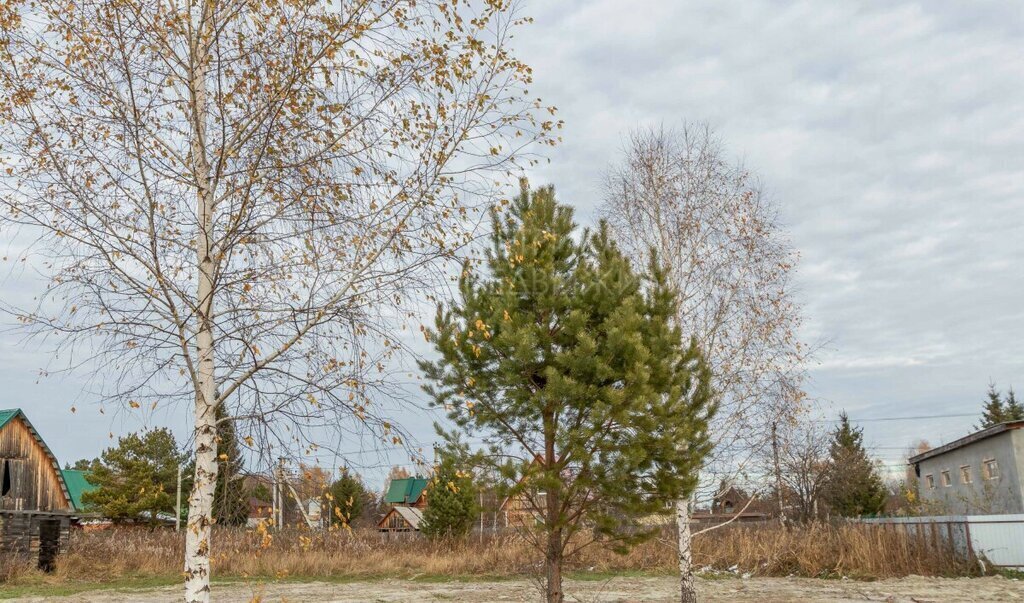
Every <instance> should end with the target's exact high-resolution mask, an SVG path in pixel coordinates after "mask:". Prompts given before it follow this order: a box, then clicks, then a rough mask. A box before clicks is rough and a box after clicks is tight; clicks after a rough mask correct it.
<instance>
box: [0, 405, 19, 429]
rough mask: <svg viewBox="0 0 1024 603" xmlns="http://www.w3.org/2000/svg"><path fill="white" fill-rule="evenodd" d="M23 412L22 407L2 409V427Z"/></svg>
mask: <svg viewBox="0 0 1024 603" xmlns="http://www.w3.org/2000/svg"><path fill="white" fill-rule="evenodd" d="M20 414H21V409H20V408H9V409H7V410H0V427H3V426H4V425H7V422H8V421H10V420H11V419H13V418H14V417H16V416H18V415H20Z"/></svg>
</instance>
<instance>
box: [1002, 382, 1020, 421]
mask: <svg viewBox="0 0 1024 603" xmlns="http://www.w3.org/2000/svg"><path fill="white" fill-rule="evenodd" d="M1003 421H1024V406H1021V403H1020V402H1019V401H1018V400H1017V396H1016V395H1015V394H1014V393H1013V388H1012V387H1011V388H1010V390H1009V391H1008V392H1007V393H1006V411H1005V414H1004V415H1003Z"/></svg>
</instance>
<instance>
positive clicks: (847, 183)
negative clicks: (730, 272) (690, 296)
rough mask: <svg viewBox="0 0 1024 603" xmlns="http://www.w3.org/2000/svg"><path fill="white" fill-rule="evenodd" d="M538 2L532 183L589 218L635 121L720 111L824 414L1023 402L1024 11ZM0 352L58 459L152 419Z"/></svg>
mask: <svg viewBox="0 0 1024 603" xmlns="http://www.w3.org/2000/svg"><path fill="white" fill-rule="evenodd" d="M526 12H527V13H529V14H530V15H532V16H533V17H534V18H535V20H536V21H535V23H534V24H533V25H532V26H530V27H529V28H527V29H526V30H524V31H523V32H522V33H521V34H520V35H519V36H518V37H517V45H518V48H519V50H520V54H521V55H522V56H523V57H524V58H525V59H526V61H527V62H528V63H529V64H531V65H532V66H533V68H534V73H535V77H536V82H535V86H534V88H533V90H531V93H533V94H535V95H536V96H540V97H542V98H543V99H544V101H545V103H548V104H554V105H556V106H558V108H559V110H560V117H561V118H562V119H564V120H565V122H566V126H565V130H564V141H565V142H564V144H562V145H561V146H560V147H558V148H557V149H555V150H554V151H552V152H551V153H550V158H551V163H550V164H549V165H547V166H545V167H544V168H543V169H540V170H537V171H534V172H532V173H531V174H530V177H531V179H532V180H533V181H534V183H536V184H539V183H542V182H544V183H553V184H555V185H556V186H557V188H558V191H559V193H560V196H561V197H562V200H563V201H566V202H569V203H572V204H573V205H575V206H576V207H577V208H578V211H579V217H580V220H581V221H583V222H588V221H590V220H592V219H593V217H594V210H595V208H596V206H597V205H598V203H599V194H600V193H599V186H598V184H599V179H600V174H601V172H602V170H603V169H604V168H605V167H606V166H607V165H608V164H609V163H611V162H613V161H615V160H616V158H617V157H618V153H619V151H620V149H621V147H622V137H623V135H624V134H626V133H627V132H628V131H629V130H630V129H631V128H634V127H637V126H643V125H659V124H666V125H673V124H679V123H681V122H683V121H684V120H689V121H695V120H703V121H707V122H709V123H710V124H711V125H712V126H713V127H714V128H715V129H716V130H717V132H718V134H719V135H720V137H721V138H722V140H723V142H724V143H725V145H726V147H727V148H728V149H729V151H730V152H732V153H733V154H735V155H736V157H737V158H739V159H741V160H742V161H743V162H744V163H745V164H746V166H747V167H748V168H749V169H751V170H752V171H754V172H755V173H756V174H758V175H759V177H760V179H761V180H762V181H763V183H764V186H765V189H766V190H767V191H768V192H769V193H770V194H771V196H772V197H774V198H775V199H776V200H777V201H778V203H779V206H780V207H781V210H782V214H783V218H784V221H785V223H786V226H787V228H788V230H789V233H790V235H791V237H792V240H793V243H794V245H795V246H796V247H797V248H798V249H799V251H800V253H801V256H802V261H801V264H800V269H799V274H798V283H799V286H800V290H799V295H800V298H801V301H802V302H803V304H804V308H805V312H806V318H807V329H806V332H805V333H804V336H805V339H807V340H808V341H811V342H824V343H825V347H824V348H823V349H822V351H821V352H820V353H819V354H818V358H817V363H816V365H815V366H814V367H813V369H812V372H811V374H812V381H811V383H810V393H811V394H812V396H814V397H815V398H816V399H818V400H820V401H821V404H822V412H823V413H824V414H825V415H827V416H832V415H834V413H835V412H838V410H840V409H845V410H847V411H848V412H849V414H850V415H851V416H852V417H853V418H855V419H862V420H864V422H863V423H862V425H863V426H864V427H865V433H866V436H867V441H868V444H869V445H870V446H873V447H875V452H876V454H877V455H878V456H879V457H881V458H883V459H886V460H888V461H896V460H898V459H899V457H900V454H901V452H900V449H902V448H904V447H906V446H907V445H908V444H910V443H911V442H912V441H913V440H915V439H918V438H924V439H927V440H928V441H930V442H931V443H933V444H938V443H941V442H944V441H949V440H952V439H955V438H957V437H959V436H962V435H965V434H966V433H968V432H969V431H970V430H971V426H972V425H973V424H974V423H975V422H976V420H975V419H974V418H973V417H945V418H932V419H920V420H910V421H880V420H877V419H888V418H897V417H914V416H934V415H958V414H964V413H976V412H977V411H978V410H979V408H980V406H981V402H982V399H983V397H984V393H985V389H986V387H987V384H988V383H989V381H990V380H991V381H995V382H996V383H997V384H998V385H999V386H1001V387H1006V386H1008V385H1010V384H1014V385H1016V386H1017V387H1018V388H1019V389H1020V390H1021V391H1022V393H1024V303H1022V302H1024V300H1022V297H1024V282H1022V280H1024V268H1022V260H1024V4H1021V3H1017V2H1005V1H999V2H995V1H982V0H975V1H972V2H969V3H968V2H958V1H953V0H949V1H945V0H927V1H923V2H916V3H912V2H895V1H891V0H887V1H878V2H869V1H864V2H820V1H818V2H811V1H803V2H801V1H794V2H781V1H778V2H772V1H766V0H744V1H743V2H733V1H723V0H687V1H682V0H660V1H656V0H633V1H631V2H622V1H621V0H578V1H570V0H558V1H557V2H541V1H540V0H533V1H532V2H528V3H527V4H526ZM14 286H15V285H14V284H12V283H9V282H0V294H3V295H11V294H13V289H12V287H14ZM0 360H2V362H0V378H2V379H3V382H4V384H5V385H6V389H7V392H8V394H7V397H6V399H5V400H4V402H3V403H0V407H3V406H21V407H23V408H25V409H26V410H28V411H29V413H30V418H31V419H32V420H33V422H34V423H35V424H36V425H37V427H38V428H39V429H40V430H41V431H42V432H43V436H44V437H45V438H46V439H47V441H48V443H49V444H50V445H51V447H52V448H53V449H54V451H55V452H56V453H57V455H58V456H59V457H60V458H62V459H74V458H78V457H82V456H95V455H96V454H97V452H98V448H99V447H101V446H103V445H105V443H106V440H105V438H102V437H101V438H97V437H96V434H102V435H104V436H105V435H106V434H107V432H108V431H112V432H114V433H115V434H116V433H120V432H123V431H127V430H131V429H135V428H137V427H138V425H136V424H134V423H133V422H132V420H130V419H124V418H114V419H112V418H110V417H107V416H102V417H101V416H98V415H97V414H96V413H95V411H94V410H89V411H87V412H84V411H79V413H77V414H76V415H74V416H72V415H71V414H70V413H69V412H68V411H67V409H68V407H69V406H70V401H71V400H73V399H74V397H75V394H76V388H77V384H76V381H75V380H74V379H65V378H60V379H54V378H50V379H44V380H42V381H38V380H37V373H38V368H39V366H40V361H39V359H38V358H37V357H34V356H33V355H31V354H26V353H24V352H23V351H22V349H21V346H20V344H19V343H18V342H17V340H16V339H12V338H10V337H4V338H3V340H2V347H0ZM873 419H874V420H873ZM416 424H417V425H420V424H422V425H423V428H424V429H426V427H425V426H426V425H427V422H426V421H423V420H417V421H416ZM422 435H423V437H424V438H429V437H430V434H429V433H423V434H422Z"/></svg>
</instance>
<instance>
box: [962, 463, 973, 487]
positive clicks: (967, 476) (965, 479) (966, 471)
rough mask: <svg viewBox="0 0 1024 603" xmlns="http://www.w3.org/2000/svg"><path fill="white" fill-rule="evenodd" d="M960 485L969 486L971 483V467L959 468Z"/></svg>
mask: <svg viewBox="0 0 1024 603" xmlns="http://www.w3.org/2000/svg"><path fill="white" fill-rule="evenodd" d="M960 483H962V484H969V483H971V466H970V465H963V466H961V467H960Z"/></svg>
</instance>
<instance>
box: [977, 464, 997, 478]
mask: <svg viewBox="0 0 1024 603" xmlns="http://www.w3.org/2000/svg"><path fill="white" fill-rule="evenodd" d="M981 474H982V476H984V478H985V479H997V478H998V477H999V463H997V462H996V460H995V459H986V460H984V461H982V463H981Z"/></svg>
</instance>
